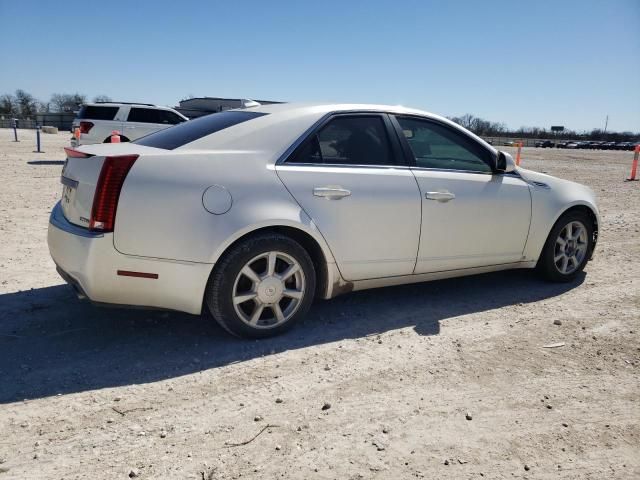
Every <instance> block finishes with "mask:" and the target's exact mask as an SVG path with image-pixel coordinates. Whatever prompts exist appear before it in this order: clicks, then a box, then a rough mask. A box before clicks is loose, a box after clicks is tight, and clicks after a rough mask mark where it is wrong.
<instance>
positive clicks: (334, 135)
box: [288, 115, 394, 165]
mask: <svg viewBox="0 0 640 480" xmlns="http://www.w3.org/2000/svg"><path fill="white" fill-rule="evenodd" d="M288 163H324V164H332V165H393V164H394V161H393V156H392V155H391V148H390V145H389V139H388V137H387V131H386V127H385V124H384V121H383V120H382V117H380V116H378V115H371V116H367V115H357V116H353V117H348V116H344V117H343V116H340V117H337V118H334V119H333V120H331V121H329V123H327V124H326V125H325V126H324V127H322V129H321V130H320V131H319V132H318V133H316V134H314V135H313V136H312V137H311V138H309V139H308V140H307V142H305V144H304V145H303V146H302V147H301V149H300V150H299V151H298V152H297V154H296V155H294V157H292V158H291V159H290V160H288Z"/></svg>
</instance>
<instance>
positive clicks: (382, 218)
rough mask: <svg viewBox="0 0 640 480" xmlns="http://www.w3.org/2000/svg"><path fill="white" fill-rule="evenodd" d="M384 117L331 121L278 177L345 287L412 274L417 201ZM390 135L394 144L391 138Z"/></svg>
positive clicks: (343, 117) (412, 181)
mask: <svg viewBox="0 0 640 480" xmlns="http://www.w3.org/2000/svg"><path fill="white" fill-rule="evenodd" d="M390 129H391V124H390V121H389V119H388V117H387V116H386V115H381V114H357V115H356V114H349V115H335V116H334V117H332V118H331V119H329V120H328V121H327V122H326V123H325V124H324V125H322V126H321V127H320V128H319V129H318V130H316V132H314V133H313V134H312V135H310V136H309V137H308V138H307V139H306V141H305V142H304V143H303V144H302V145H301V146H300V147H298V148H297V149H296V151H295V152H294V153H293V154H292V155H291V156H290V157H289V158H288V159H287V160H286V161H285V162H284V163H282V164H279V165H277V167H276V169H277V172H278V176H279V177H280V179H281V180H282V181H283V183H284V184H285V186H286V187H287V189H288V190H289V191H290V192H291V194H292V195H293V196H294V197H295V199H296V201H297V202H298V203H299V204H300V205H301V207H302V208H303V209H304V211H305V212H306V213H307V214H308V215H309V216H310V217H311V218H312V219H313V221H314V223H315V224H316V226H317V227H318V229H319V231H320V232H321V234H322V235H323V236H324V238H325V239H326V240H327V243H328V245H329V248H330V249H331V251H332V253H333V255H334V257H335V259H336V262H337V265H338V268H339V270H340V272H341V274H342V276H343V278H344V279H345V280H349V281H352V280H362V279H367V278H379V277H388V276H395V275H409V274H411V273H412V272H413V269H414V267H415V261H416V254H417V251H418V241H419V236H420V208H421V206H420V193H419V191H418V187H417V184H416V181H415V178H414V176H413V174H412V173H411V171H410V169H409V168H407V167H406V166H402V165H398V164H397V163H396V162H397V161H400V162H402V152H401V150H400V146H399V142H398V139H397V137H396V135H395V132H391V130H390ZM390 133H393V136H391V135H389V134H390Z"/></svg>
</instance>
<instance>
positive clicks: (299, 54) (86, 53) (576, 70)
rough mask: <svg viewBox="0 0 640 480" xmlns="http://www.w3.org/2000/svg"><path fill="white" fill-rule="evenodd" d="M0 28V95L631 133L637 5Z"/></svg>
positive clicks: (278, 12)
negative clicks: (323, 109)
mask: <svg viewBox="0 0 640 480" xmlns="http://www.w3.org/2000/svg"><path fill="white" fill-rule="evenodd" d="M0 22H1V24H2V34H3V35H2V36H3V45H2V48H1V49H0V65H1V66H2V67H1V68H2V69H1V70H0V93H4V92H11V91H13V90H15V89H16V88H23V89H25V90H27V91H29V92H31V93H32V94H34V95H35V96H36V97H38V98H40V99H42V100H46V99H48V97H49V96H50V95H51V93H56V92H69V93H73V92H76V91H78V92H81V93H86V94H87V95H89V96H90V97H91V96H93V95H96V94H101V93H103V94H107V95H109V96H111V97H112V98H114V99H117V100H123V101H141V102H152V103H159V104H163V105H175V104H176V103H177V101H178V100H180V99H181V98H184V97H186V96H188V95H194V96H221V97H225V96H229V97H243V98H264V99H274V100H288V101H337V102H351V101H353V102H372V103H389V104H402V105H407V106H412V107H417V108H422V109H425V110H429V111H432V112H435V113H440V114H443V115H461V114H464V113H473V114H476V115H478V116H481V117H483V118H486V119H489V120H494V121H503V122H505V123H506V124H507V125H509V126H510V127H520V126H523V125H527V126H545V127H549V126H550V125H565V126H567V127H568V128H573V129H577V130H583V129H591V128H602V127H603V126H604V120H605V116H606V115H607V114H608V115H609V117H610V119H609V129H611V130H619V131H622V130H632V131H640V0H609V1H605V0H602V1H596V0H591V1H589V0H581V1H578V0H563V1H544V0H543V1H536V2H516V1H491V0H486V1H455V0H452V1H426V0H424V1H411V0H405V1H376V0H370V1H367V2H355V1H347V0H342V1H331V0H323V1H313V2H312V1H296V2H293V1H292V2H280V1H276V0H273V1H269V2H267V1H256V2H247V1H240V0H234V1H226V2H215V1H200V2H196V1H188V0H183V1H163V0H156V1H132V2H124V3H122V2H105V1H86V2H62V3H60V2H45V1H33V0H32V1H29V0H22V1H20V2H18V1H13V0H11V1H10V0H0ZM10 39H16V41H15V43H13V44H12V43H11V41H10Z"/></svg>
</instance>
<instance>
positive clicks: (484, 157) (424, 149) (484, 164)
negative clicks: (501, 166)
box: [396, 117, 492, 173]
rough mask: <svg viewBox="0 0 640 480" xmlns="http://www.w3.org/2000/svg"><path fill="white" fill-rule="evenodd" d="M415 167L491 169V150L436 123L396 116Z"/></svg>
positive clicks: (473, 170) (486, 171)
mask: <svg viewBox="0 0 640 480" xmlns="http://www.w3.org/2000/svg"><path fill="white" fill-rule="evenodd" d="M396 119H397V120H398V123H399V124H400V128H401V129H402V133H403V135H404V138H405V139H406V141H407V143H408V144H409V148H410V149H411V153H412V154H413V156H414V158H415V162H416V166H417V167H421V168H438V169H447V170H465V171H472V172H485V173H491V172H492V170H491V167H490V162H491V158H490V156H491V154H490V152H489V151H487V150H486V149H483V147H482V146H480V145H476V144H475V143H474V142H473V140H472V139H470V138H467V137H465V136H464V135H462V134H460V133H458V132H456V131H455V130H453V129H451V128H448V127H446V126H444V125H440V124H439V123H435V122H429V121H425V120H419V119H416V118H412V117H396Z"/></svg>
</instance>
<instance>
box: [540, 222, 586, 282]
mask: <svg viewBox="0 0 640 480" xmlns="http://www.w3.org/2000/svg"><path fill="white" fill-rule="evenodd" d="M592 251H593V222H592V220H591V218H589V216H588V215H587V214H586V213H584V212H580V211H573V212H567V213H565V214H564V215H562V216H561V217H560V218H559V219H558V221H557V222H556V224H555V225H554V226H553V228H552V229H551V232H550V233H549V237H548V238H547V241H546V243H545V245H544V248H543V250H542V254H541V255H540V258H539V259H538V265H537V269H538V272H539V273H540V274H541V275H542V276H543V277H544V278H545V279H547V280H550V281H552V282H570V281H572V280H573V279H575V278H576V277H577V276H578V275H579V274H580V272H582V270H583V269H584V267H585V265H586V264H587V262H588V261H589V258H590V257H591V252H592Z"/></svg>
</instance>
